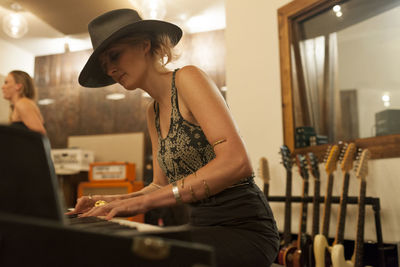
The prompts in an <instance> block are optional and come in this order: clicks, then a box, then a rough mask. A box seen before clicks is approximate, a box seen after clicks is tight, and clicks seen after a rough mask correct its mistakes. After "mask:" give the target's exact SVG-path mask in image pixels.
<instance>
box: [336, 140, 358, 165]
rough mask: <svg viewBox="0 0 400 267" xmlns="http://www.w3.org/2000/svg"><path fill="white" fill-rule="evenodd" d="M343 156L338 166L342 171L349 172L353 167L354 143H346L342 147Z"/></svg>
mask: <svg viewBox="0 0 400 267" xmlns="http://www.w3.org/2000/svg"><path fill="white" fill-rule="evenodd" d="M343 150H344V151H345V152H344V156H343V159H342V163H341V164H340V167H341V169H342V171H343V172H349V171H350V170H351V169H352V168H353V162H354V156H355V154H356V150H357V148H356V145H355V144H354V143H350V144H348V145H347V144H346V145H345V146H344V148H343Z"/></svg>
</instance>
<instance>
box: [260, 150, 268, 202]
mask: <svg viewBox="0 0 400 267" xmlns="http://www.w3.org/2000/svg"><path fill="white" fill-rule="evenodd" d="M259 164H260V165H259V166H260V167H259V168H260V169H259V171H260V176H261V178H262V179H263V182H264V190H263V191H264V195H265V197H266V198H267V199H268V193H269V180H270V176H269V167H268V160H267V159H266V158H265V157H261V158H260V162H259Z"/></svg>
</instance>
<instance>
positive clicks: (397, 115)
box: [375, 109, 400, 136]
mask: <svg viewBox="0 0 400 267" xmlns="http://www.w3.org/2000/svg"><path fill="white" fill-rule="evenodd" d="M375 125H376V135H377V136H380V135H389V134H399V133H400V109H387V110H384V111H380V112H377V113H375Z"/></svg>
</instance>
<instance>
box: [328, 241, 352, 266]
mask: <svg viewBox="0 0 400 267" xmlns="http://www.w3.org/2000/svg"><path fill="white" fill-rule="evenodd" d="M331 257H332V266H333V267H354V263H353V262H352V261H349V260H346V259H345V257H344V247H343V245H342V244H337V245H334V246H333V248H332V252H331Z"/></svg>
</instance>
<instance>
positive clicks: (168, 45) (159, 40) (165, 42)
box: [99, 32, 178, 72]
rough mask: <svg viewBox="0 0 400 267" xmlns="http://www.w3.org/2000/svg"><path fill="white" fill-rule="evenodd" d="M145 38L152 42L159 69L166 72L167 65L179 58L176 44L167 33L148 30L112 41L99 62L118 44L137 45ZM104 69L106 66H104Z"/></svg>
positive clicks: (152, 51) (153, 54)
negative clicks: (149, 31)
mask: <svg viewBox="0 0 400 267" xmlns="http://www.w3.org/2000/svg"><path fill="white" fill-rule="evenodd" d="M145 40H149V41H150V43H151V49H150V53H151V54H152V56H153V58H154V64H155V67H156V69H157V70H158V71H160V72H164V71H166V70H167V68H166V65H167V64H168V63H170V62H172V61H173V60H175V59H177V58H178V55H177V54H176V53H175V51H174V46H173V44H172V42H171V39H170V38H169V36H168V35H167V34H158V35H156V34H154V33H148V32H140V33H135V34H133V35H130V36H126V37H122V38H121V39H118V40H117V41H115V42H114V43H112V44H111V45H110V46H109V47H108V48H106V49H105V50H104V52H103V53H101V54H100V56H99V62H105V59H106V58H107V56H108V53H107V51H108V49H109V48H111V47H112V46H114V45H117V44H131V45H137V44H140V43H142V42H143V41H145ZM103 70H104V66H103Z"/></svg>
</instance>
